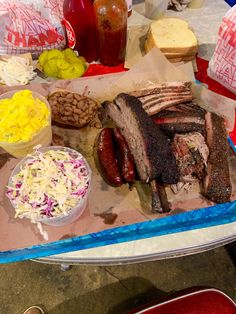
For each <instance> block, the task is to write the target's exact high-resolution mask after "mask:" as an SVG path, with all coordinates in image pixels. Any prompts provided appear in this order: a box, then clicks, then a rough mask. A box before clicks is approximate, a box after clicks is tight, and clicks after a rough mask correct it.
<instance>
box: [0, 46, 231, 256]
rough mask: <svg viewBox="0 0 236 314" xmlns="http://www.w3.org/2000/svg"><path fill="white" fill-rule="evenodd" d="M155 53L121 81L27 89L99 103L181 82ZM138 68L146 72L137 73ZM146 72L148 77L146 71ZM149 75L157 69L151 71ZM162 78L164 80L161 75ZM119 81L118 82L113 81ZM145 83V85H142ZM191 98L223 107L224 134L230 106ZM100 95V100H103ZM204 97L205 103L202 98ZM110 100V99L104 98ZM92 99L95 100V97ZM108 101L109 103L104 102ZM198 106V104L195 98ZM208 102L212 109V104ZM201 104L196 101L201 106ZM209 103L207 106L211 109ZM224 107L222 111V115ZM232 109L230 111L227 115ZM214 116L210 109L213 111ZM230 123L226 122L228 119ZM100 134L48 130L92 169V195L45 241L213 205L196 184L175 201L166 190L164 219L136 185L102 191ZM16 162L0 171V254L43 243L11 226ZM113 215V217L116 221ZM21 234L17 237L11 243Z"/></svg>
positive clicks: (22, 225)
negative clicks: (59, 91) (0, 237)
mask: <svg viewBox="0 0 236 314" xmlns="http://www.w3.org/2000/svg"><path fill="white" fill-rule="evenodd" d="M162 58H164V57H162V55H161V54H160V53H159V52H158V50H154V51H153V52H151V53H150V54H149V55H148V56H146V57H145V58H144V59H143V60H142V63H141V64H139V65H138V66H137V67H134V68H133V69H132V70H131V71H129V72H128V73H127V74H124V75H117V76H115V79H114V77H113V78H112V79H111V77H110V76H109V77H107V78H106V77H105V78H100V79H99V80H96V79H95V78H91V79H82V80H81V79H79V80H73V81H57V82H53V83H51V84H44V85H37V84H35V85H34V84H31V85H30V88H31V89H36V90H40V91H41V92H43V91H44V94H47V93H48V92H50V91H52V90H53V89H55V86H56V87H57V88H59V87H61V88H65V87H66V89H69V90H71V91H76V92H78V93H81V94H85V95H89V96H90V97H91V96H92V97H93V98H95V99H96V98H99V100H106V99H113V98H114V97H115V96H116V95H117V94H118V93H120V92H123V91H126V92H128V91H130V92H131V91H134V90H137V86H138V87H140V86H142V87H147V88H148V87H150V86H153V85H154V84H156V83H161V82H163V81H172V80H173V79H175V80H178V77H179V78H180V80H183V79H186V78H187V75H186V74H184V73H182V72H181V71H180V70H179V69H176V68H175V67H174V66H173V65H171V64H169V63H168V62H167V61H166V60H165V59H162ZM140 68H143V69H145V71H144V72H143V73H142V72H139V71H140ZM150 69H151V71H150ZM154 69H158V71H157V70H154ZM138 73H139V74H138ZM162 74H163V75H162ZM117 78H118V79H117ZM144 83H145V84H146V85H144ZM196 90H197V91H194V93H195V94H196V95H201V96H203V100H204V99H207V105H208V106H211V109H212V108H214V104H215V103H219V102H221V101H222V103H224V107H222V108H221V107H220V108H219V106H217V113H219V111H220V112H221V114H222V115H224V117H226V118H227V125H228V126H229V128H230V127H231V126H232V125H233V122H234V121H232V120H230V119H232V116H233V115H232V116H231V115H230V112H231V111H232V110H233V108H234V107H235V104H233V103H232V102H230V100H229V101H228V100H227V99H225V98H224V97H221V96H219V95H217V96H216V95H215V94H214V95H213V96H214V97H215V98H214V97H211V96H212V94H211V93H209V94H208V92H207V91H206V90H205V89H201V90H200V91H199V90H198V89H196ZM102 91H104V95H105V96H104V98H103V97H102ZM206 94H207V97H208V98H207V97H206ZM109 95H110V97H109ZM96 96H97V97H96ZM108 97H109V98H108ZM199 100H200V98H199ZM211 101H212V103H211ZM200 102H201V101H200ZM210 103H211V104H210ZM226 106H227V110H225V109H226ZM229 108H231V110H230V109H229ZM213 110H214V109H213ZM228 117H229V118H228ZM99 132H100V131H99V130H98V129H95V128H90V127H85V128H82V129H70V128H62V127H59V126H53V133H54V135H55V134H56V135H57V139H58V138H59V139H60V140H61V145H65V146H70V147H72V148H75V149H78V150H79V151H80V152H81V153H82V154H83V155H84V156H85V157H86V158H87V160H88V162H89V164H90V166H91V168H92V173H93V176H92V192H91V195H90V198H89V204H88V207H87V210H86V211H85V213H84V214H83V216H82V217H81V218H80V219H79V220H78V221H77V222H75V223H73V224H71V225H69V226H64V227H58V228H53V227H48V226H46V227H45V230H46V231H47V232H48V235H49V242H52V241H56V240H59V239H63V238H65V237H74V236H79V235H83V234H88V233H91V232H98V231H101V230H104V229H109V228H111V227H118V226H122V225H129V224H132V223H137V222H142V221H146V220H149V219H155V218H159V217H164V216H165V215H173V214H176V213H179V212H181V211H186V210H192V209H197V208H201V207H207V206H210V205H213V204H214V203H213V202H210V201H208V200H207V199H206V198H204V197H202V196H201V195H200V189H199V185H198V183H197V182H195V183H194V184H193V186H192V188H191V189H190V190H189V191H186V190H184V189H183V190H181V191H180V193H179V194H177V195H175V194H174V193H173V191H172V190H171V189H170V188H167V189H166V191H167V196H168V201H169V202H170V203H171V208H172V210H171V212H170V213H168V214H158V213H151V193H150V189H149V187H148V186H147V185H145V184H142V183H140V182H137V183H136V184H135V186H134V187H133V189H132V190H130V189H129V187H128V185H127V184H124V185H122V186H121V187H118V188H115V187H111V186H109V185H107V184H106V183H105V182H104V180H103V179H102V178H101V176H100V174H99V172H98V170H97V168H96V166H95V164H94V158H93V144H94V142H95V139H96V137H97V135H98V133H99ZM16 162H17V160H15V159H9V160H8V162H7V163H6V164H5V165H4V167H3V168H1V170H0V172H1V181H2V184H1V186H2V188H1V191H0V192H1V199H0V202H1V203H0V204H1V209H2V210H1V220H0V221H1V222H0V224H1V230H2V233H3V234H5V236H4V237H5V239H6V242H4V241H2V243H1V250H8V249H15V248H21V247H27V246H30V245H34V244H39V243H43V240H42V238H41V237H40V236H39V235H38V233H37V230H36V228H34V226H32V225H31V224H30V223H29V222H27V221H23V220H14V219H13V217H14V213H13V210H12V208H11V207H10V205H9V202H8V200H7V199H6V197H5V195H4V189H3V187H4V185H5V184H6V183H7V181H8V178H9V175H10V172H11V170H12V169H13V167H14V165H15V164H16ZM235 167H236V165H235V158H234V157H233V156H232V158H231V162H230V175H231V182H232V186H233V192H232V196H231V200H234V199H236V193H235V192H236V177H235V175H234V173H235ZM104 213H106V214H115V216H114V217H115V218H114V219H113V221H112V220H111V221H112V224H108V223H107V220H105V219H104ZM116 215H117V216H116ZM16 234H18V235H19V234H20V235H21V237H16Z"/></svg>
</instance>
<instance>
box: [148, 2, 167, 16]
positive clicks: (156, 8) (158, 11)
mask: <svg viewBox="0 0 236 314" xmlns="http://www.w3.org/2000/svg"><path fill="white" fill-rule="evenodd" d="M167 7H168V0H145V16H146V17H147V18H149V19H152V20H155V19H158V18H160V17H161V16H163V15H164V14H165V12H166V10H167Z"/></svg>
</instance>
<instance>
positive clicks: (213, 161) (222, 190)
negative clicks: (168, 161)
mask: <svg viewBox="0 0 236 314" xmlns="http://www.w3.org/2000/svg"><path fill="white" fill-rule="evenodd" d="M205 119H206V142H207V145H208V147H209V151H210V153H209V158H208V164H207V169H208V171H207V172H208V173H207V176H206V177H205V179H204V183H203V189H204V190H203V193H204V195H205V196H206V197H207V198H209V199H210V200H212V201H213V202H216V203H225V202H228V201H230V196H231V193H232V186H231V182H230V174H229V164H228V149H229V147H228V141H227V133H226V129H225V126H224V120H223V118H221V117H219V116H218V115H217V114H215V113H212V112H207V113H206V116H205Z"/></svg>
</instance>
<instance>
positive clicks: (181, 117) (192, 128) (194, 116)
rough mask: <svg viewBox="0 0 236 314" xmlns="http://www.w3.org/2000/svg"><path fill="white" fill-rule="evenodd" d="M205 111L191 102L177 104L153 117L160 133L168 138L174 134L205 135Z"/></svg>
mask: <svg viewBox="0 0 236 314" xmlns="http://www.w3.org/2000/svg"><path fill="white" fill-rule="evenodd" d="M205 112H206V111H205V110H204V109H203V108H201V107H199V106H198V105H197V104H195V103H193V102H189V103H186V104H179V105H176V106H172V107H169V108H167V109H165V110H162V111H160V112H159V113H158V114H156V115H154V116H153V119H154V121H155V122H156V123H157V124H158V125H159V127H160V129H161V131H162V132H163V133H165V134H166V135H167V136H169V137H173V136H174V135H175V134H185V133H190V132H199V133H202V134H203V135H204V134H205Z"/></svg>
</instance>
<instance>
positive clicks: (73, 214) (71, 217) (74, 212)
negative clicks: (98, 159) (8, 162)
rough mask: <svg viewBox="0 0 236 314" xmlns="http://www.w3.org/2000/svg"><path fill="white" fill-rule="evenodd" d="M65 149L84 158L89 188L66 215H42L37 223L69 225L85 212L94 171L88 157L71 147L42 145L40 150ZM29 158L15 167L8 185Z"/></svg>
mask: <svg viewBox="0 0 236 314" xmlns="http://www.w3.org/2000/svg"><path fill="white" fill-rule="evenodd" d="M51 150H53V151H64V152H67V153H70V154H71V155H72V156H73V155H74V156H78V157H79V158H80V159H81V160H83V162H84V164H85V167H86V170H87V173H88V183H89V184H88V188H87V190H86V192H85V195H84V196H83V198H82V199H79V201H78V203H77V205H76V206H74V207H73V208H71V209H70V210H69V211H68V213H67V214H66V215H61V216H55V217H41V218H40V219H38V220H37V221H36V223H42V224H45V225H50V226H64V225H68V224H70V223H72V222H74V221H76V220H77V219H78V218H79V217H80V216H81V215H82V213H83V212H84V210H85V208H86V205H87V201H88V196H89V193H90V191H91V176H92V171H91V168H90V166H89V164H88V163H87V161H86V159H85V158H84V157H83V156H82V155H81V154H80V153H79V152H77V151H76V150H73V149H71V148H68V147H62V146H49V147H42V148H39V151H40V152H42V153H44V152H47V151H51ZM28 158H30V156H27V157H25V158H24V159H22V160H21V161H20V162H19V163H18V164H17V165H16V167H15V168H14V170H13V171H12V173H11V176H10V178H9V181H8V187H12V185H13V184H12V178H13V177H14V176H15V175H16V174H17V173H18V172H19V171H20V170H21V167H22V166H23V165H24V164H25V162H26V161H27V160H28ZM9 199H10V202H11V204H12V206H13V207H14V208H15V204H14V201H12V200H11V198H9Z"/></svg>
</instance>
